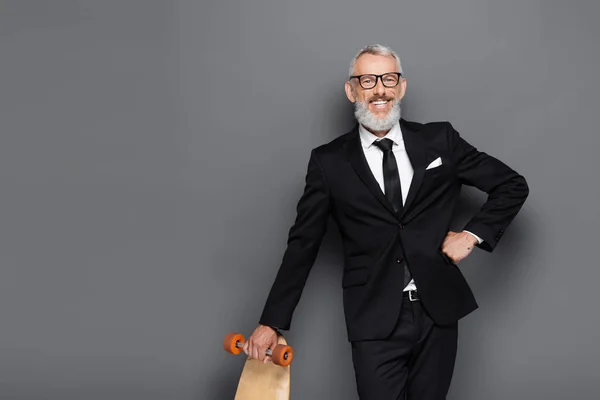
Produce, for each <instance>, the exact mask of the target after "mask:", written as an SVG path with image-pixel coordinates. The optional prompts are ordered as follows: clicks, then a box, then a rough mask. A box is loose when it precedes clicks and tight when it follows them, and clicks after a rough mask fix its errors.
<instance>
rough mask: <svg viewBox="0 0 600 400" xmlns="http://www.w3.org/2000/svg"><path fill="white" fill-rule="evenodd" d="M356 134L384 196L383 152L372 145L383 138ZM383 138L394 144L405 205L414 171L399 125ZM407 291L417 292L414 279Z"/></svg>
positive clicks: (362, 131)
mask: <svg viewBox="0 0 600 400" xmlns="http://www.w3.org/2000/svg"><path fill="white" fill-rule="evenodd" d="M358 132H359V134H360V142H361V145H362V149H363V152H364V153H365V157H366V159H367V163H368V164H369V167H370V168H371V172H372V173H373V176H374V177H375V180H377V183H379V187H380V188H381V191H382V192H383V193H384V194H385V185H384V183H383V151H382V150H381V149H380V148H379V147H377V146H375V145H373V143H374V142H375V141H378V140H381V139H383V138H379V137H377V136H375V135H373V134H372V133H371V132H369V131H368V130H366V129H365V128H364V127H363V126H362V125H359V128H358ZM384 137H385V138H387V139H391V140H392V141H393V142H394V144H393V145H392V152H393V153H394V157H395V158H396V163H397V164H398V173H399V174H400V186H401V187H402V204H404V203H406V196H407V195H408V189H409V188H410V183H411V181H412V177H413V173H414V170H413V167H412V164H411V163H410V159H409V158H408V154H407V153H406V148H405V147H404V138H403V137H402V131H401V130H400V123H398V122H396V124H395V125H394V126H393V127H392V129H390V131H389V132H388V133H387V134H386V135H385V136H384ZM463 232H468V233H470V234H471V235H473V236H474V237H475V238H476V239H477V241H478V242H479V243H481V242H483V240H482V239H481V238H480V237H479V236H477V235H475V234H474V233H473V232H469V231H463ZM407 290H417V287H416V285H415V280H414V279H412V280H411V281H410V282H409V284H408V285H406V287H405V288H404V291H407Z"/></svg>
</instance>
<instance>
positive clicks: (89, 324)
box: [0, 0, 600, 400]
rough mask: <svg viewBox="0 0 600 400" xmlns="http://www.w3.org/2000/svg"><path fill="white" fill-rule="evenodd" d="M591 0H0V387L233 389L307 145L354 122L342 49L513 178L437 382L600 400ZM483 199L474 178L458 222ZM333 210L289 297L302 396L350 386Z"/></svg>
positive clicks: (95, 391) (9, 390) (48, 394)
mask: <svg viewBox="0 0 600 400" xmlns="http://www.w3.org/2000/svg"><path fill="white" fill-rule="evenodd" d="M598 11H600V7H599V6H598V3H597V2H592V1H585V2H584V1H570V2H567V1H562V2H560V1H556V0H555V1H542V0H505V1H502V2H500V1H491V0H488V1H481V0H453V1H448V0H425V1H419V2H405V4H403V3H402V2H397V1H393V0H376V1H370V2H361V1H341V0H335V1H317V0H303V1H289V0H283V1H282V0H277V1H276V0H243V1H242V0H238V1H233V0H220V1H216V0H211V1H208V2H206V1H170V2H169V1H148V0H145V1H144V0H138V1H117V0H111V1H96V2H93V1H75V0H72V1H52V2H50V1H35V2H34V1H16V0H15V1H0V57H1V58H0V60H1V64H0V65H1V67H0V124H1V125H0V126H1V136H0V138H1V144H0V185H1V186H0V187H1V201H0V223H1V227H2V229H0V235H1V236H0V321H1V325H0V398H2V399H61V400H69V399H77V400H81V399H86V400H87V399H138V398H140V399H141V398H143V399H147V400H151V399H178V400H179V399H199V400H204V399H215V400H221V399H231V398H232V397H233V394H234V392H235V387H236V384H237V379H238V377H239V372H240V370H241V367H242V364H243V361H244V360H243V357H242V356H238V357H235V356H230V355H228V354H226V353H225V352H224V351H223V350H222V347H221V340H222V337H223V335H224V334H225V333H227V332H228V331H230V330H235V331H240V332H242V333H244V334H246V335H248V334H250V333H251V332H252V330H253V329H254V328H255V327H256V323H257V320H258V318H259V315H260V312H261V310H262V306H263V304H264V301H265V299H266V295H267V292H268V289H269V287H270V285H271V282H272V280H273V278H274V276H275V274H276V272H277V268H278V266H279V262H280V261H281V256H282V254H283V251H284V249H285V242H286V239H287V232H288V229H289V227H290V225H291V223H292V222H293V219H294V217H295V205H296V201H297V200H298V197H299V195H300V193H301V191H302V187H303V180H304V173H305V170H306V164H307V161H308V156H309V152H310V149H311V148H313V147H316V146H318V145H320V144H322V143H324V142H326V141H329V140H331V139H333V138H334V137H336V136H338V135H340V134H342V133H344V132H345V131H346V130H347V129H349V128H350V127H351V126H352V125H353V123H354V122H353V119H352V113H351V110H352V109H351V107H350V104H349V103H348V102H347V100H346V99H345V96H344V93H343V83H344V81H345V78H346V71H347V67H348V63H349V61H350V59H351V57H352V56H353V55H354V53H355V52H356V50H357V49H358V48H360V47H362V46H364V45H366V44H369V43H373V42H380V43H383V44H387V45H390V46H392V47H394V48H395V49H396V50H397V51H398V52H399V53H400V55H401V57H402V59H403V66H404V69H405V72H406V77H407V79H408V92H407V97H406V101H405V102H404V107H403V113H404V116H405V117H406V118H409V119H413V120H417V121H430V120H450V121H451V122H452V123H453V124H454V126H455V127H456V128H457V129H458V130H459V131H460V132H461V133H462V135H463V136H464V137H465V138H466V139H467V140H468V141H469V142H471V143H472V144H473V145H475V146H476V147H478V148H479V149H480V150H483V151H486V152H488V153H490V154H492V155H494V156H496V157H498V158H500V159H501V160H503V161H504V162H506V163H507V164H509V165H510V166H512V167H513V168H515V169H516V170H517V171H519V172H520V173H522V174H523V175H525V177H526V178H527V179H528V182H529V184H530V190H531V194H530V196H529V199H528V200H527V203H526V205H525V206H524V208H523V209H522V211H521V213H520V214H519V215H518V216H517V218H516V219H515V221H514V222H513V224H512V225H511V226H510V227H509V229H507V231H506V234H505V235H504V236H503V239H502V241H501V243H500V244H499V246H498V247H497V249H496V251H495V252H494V253H493V254H488V253H485V252H484V251H482V250H479V249H477V250H475V251H474V252H473V253H472V255H471V256H470V257H469V258H468V259H466V260H464V261H463V262H462V263H461V269H462V270H463V272H464V273H465V275H466V276H467V278H468V280H469V282H470V283H471V285H472V288H473V290H474V292H475V294H476V297H477V299H478V301H479V304H480V309H479V310H478V311H476V312H475V313H473V314H471V315H470V316H468V317H467V318H465V319H464V320H463V321H462V323H461V324H460V340H459V354H458V359H457V364H456V371H455V375H454V380H453V384H452V388H451V394H450V396H449V399H452V400H458V399H460V400H481V399H486V400H494V399H507V398H510V399H538V398H539V399H541V398H543V399H564V398H577V399H580V400H584V399H597V397H598V395H597V390H598V386H599V384H598V382H599V379H600V373H599V369H598V367H597V361H598V358H599V356H600V350H599V349H600V346H598V343H597V338H598V328H599V327H600V320H599V317H598V312H597V304H598V300H599V295H598V294H597V285H598V279H599V278H600V272H599V270H598V266H597V264H598V263H597V260H598V257H597V248H598V233H597V229H598V223H599V222H600V217H599V214H598V208H597V202H598V197H599V196H598V195H599V193H598V191H599V189H598V187H599V185H598V183H599V182H598V178H597V174H596V171H597V170H598V166H597V165H596V162H597V161H596V152H597V151H598V148H599V147H598V145H599V144H600V138H599V137H598V135H597V130H598V129H597V122H596V121H597V113H598V110H599V109H600V100H599V99H598V92H599V89H600V87H599V84H598V81H599V80H598V70H597V66H598V64H599V61H600V57H599V50H598V46H597V44H594V42H595V39H597V38H598V35H599V34H600V29H599V28H598V24H597V21H596V20H597V15H598ZM483 201H485V195H484V194H483V193H481V192H478V191H476V190H474V189H472V188H465V189H464V191H463V200H462V201H461V203H460V206H459V207H458V208H457V213H456V220H455V223H454V225H455V226H454V228H455V229H460V228H462V225H463V224H464V223H465V222H466V221H467V220H468V218H469V217H470V216H471V215H472V214H473V213H475V212H477V210H478V207H479V206H480V205H481V203H482V202H483ZM339 245H340V240H339V235H338V233H337V228H336V227H335V226H334V225H332V226H331V229H330V230H329V233H328V235H327V237H326V239H325V242H324V245H323V248H322V251H321V253H320V255H319V258H318V260H317V263H316V265H315V267H314V269H313V272H312V273H311V276H310V278H309V280H308V283H307V286H306V289H305V291H304V295H303V297H302V299H301V302H300V304H299V306H298V308H297V310H296V313H295V315H294V319H293V323H292V330H291V331H290V332H289V333H288V340H289V342H290V343H291V344H292V345H293V346H294V347H295V349H296V358H295V361H294V364H293V365H292V399H295V400H300V399H314V400H317V399H328V400H329V399H344V400H347V399H356V398H357V395H356V394H355V386H354V375H353V369H352V364H351V357H350V353H349V344H348V343H347V341H346V336H345V326H344V321H343V315H342V305H341V287H340V278H341V258H340V253H339V250H340V249H339Z"/></svg>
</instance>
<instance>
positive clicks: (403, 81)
mask: <svg viewBox="0 0 600 400" xmlns="http://www.w3.org/2000/svg"><path fill="white" fill-rule="evenodd" d="M399 85H400V88H399V92H398V100H401V99H402V98H403V97H404V95H405V94H406V78H402V79H400V84H399Z"/></svg>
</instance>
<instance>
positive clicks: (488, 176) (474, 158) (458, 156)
mask: <svg viewBox="0 0 600 400" xmlns="http://www.w3.org/2000/svg"><path fill="white" fill-rule="evenodd" d="M448 135H449V144H450V151H451V154H452V157H453V158H454V162H455V165H456V168H457V172H458V179H459V180H460V182H461V183H463V184H465V185H469V186H474V187H476V188H478V189H480V190H482V191H484V192H486V193H487V194H488V198H487V201H486V202H485V203H484V204H483V206H482V207H481V209H480V210H479V212H478V213H477V214H475V216H473V218H471V220H470V221H469V222H468V223H467V224H466V225H465V227H464V230H467V231H469V232H473V233H475V234H476V235H477V236H479V237H480V238H482V239H483V242H482V243H479V244H477V246H478V247H480V248H482V249H483V250H486V251H489V252H492V251H493V250H494V248H495V247H496V245H497V244H498V241H499V240H500V238H501V237H502V234H503V233H504V230H505V229H506V228H507V227H508V225H509V224H510V223H511V222H512V220H513V219H514V218H515V216H516V215H517V213H518V212H519V210H520V209H521V207H522V206H523V203H524V202H525V199H526V198H527V196H528V194H529V187H528V185H527V181H526V180H525V178H524V177H523V176H522V175H519V174H518V173H517V172H516V171H514V170H513V169H511V168H510V167H509V166H507V165H506V164H504V163H503V162H502V161H500V160H498V159H496V158H494V157H492V156H490V155H488V154H486V153H484V152H482V151H479V150H477V149H476V148H475V147H473V146H472V145H471V144H469V143H467V141H465V140H464V139H463V138H462V137H461V136H460V134H459V133H458V132H457V131H456V130H455V129H454V128H453V127H452V125H451V124H450V123H448Z"/></svg>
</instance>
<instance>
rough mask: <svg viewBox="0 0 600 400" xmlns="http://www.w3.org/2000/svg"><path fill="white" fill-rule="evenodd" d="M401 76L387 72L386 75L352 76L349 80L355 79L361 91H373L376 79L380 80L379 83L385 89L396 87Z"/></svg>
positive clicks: (397, 73) (398, 73)
mask: <svg viewBox="0 0 600 400" xmlns="http://www.w3.org/2000/svg"><path fill="white" fill-rule="evenodd" d="M401 76H402V74H401V73H400V72H388V73H387V74H381V75H374V74H363V75H353V76H351V77H350V78H349V79H353V78H356V79H358V82H359V83H360V87H362V88H363V89H373V88H374V87H375V86H377V79H381V83H382V84H383V86H385V87H387V88H392V87H396V86H397V85H398V82H400V77H401Z"/></svg>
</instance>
